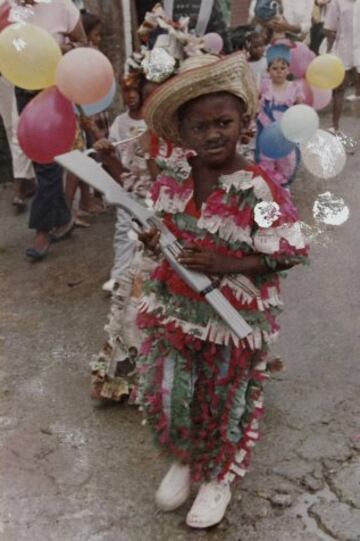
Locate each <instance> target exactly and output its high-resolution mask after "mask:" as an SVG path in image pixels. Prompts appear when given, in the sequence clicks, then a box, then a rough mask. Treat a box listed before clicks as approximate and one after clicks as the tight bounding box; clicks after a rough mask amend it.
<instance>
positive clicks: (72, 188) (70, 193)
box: [65, 173, 80, 209]
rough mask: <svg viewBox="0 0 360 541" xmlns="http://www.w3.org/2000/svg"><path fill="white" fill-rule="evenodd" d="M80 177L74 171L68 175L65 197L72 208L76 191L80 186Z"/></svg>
mask: <svg viewBox="0 0 360 541" xmlns="http://www.w3.org/2000/svg"><path fill="white" fill-rule="evenodd" d="M79 182H80V181H79V179H78V177H76V176H75V175H73V174H72V173H68V174H67V175H66V186H65V197H66V201H67V203H68V205H69V207H70V208H71V209H72V206H73V203H74V198H75V193H76V190H77V189H78V186H79Z"/></svg>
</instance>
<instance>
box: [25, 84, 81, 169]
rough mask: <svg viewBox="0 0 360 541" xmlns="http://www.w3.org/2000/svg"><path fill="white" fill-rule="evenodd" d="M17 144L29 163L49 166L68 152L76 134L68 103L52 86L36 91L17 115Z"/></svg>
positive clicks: (71, 107) (69, 103)
mask: <svg viewBox="0 0 360 541" xmlns="http://www.w3.org/2000/svg"><path fill="white" fill-rule="evenodd" d="M17 132H18V138H19V143H20V146H21V148H22V150H23V151H24V153H25V154H26V156H28V157H29V158H30V159H31V160H32V161H34V162H37V163H51V162H53V161H54V158H55V156H58V155H59V154H63V153H64V152H68V151H69V150H71V148H72V146H73V144H74V140H75V132H76V117H75V113H74V110H73V105H72V103H71V102H70V101H69V100H68V99H66V98H65V97H64V96H63V95H62V94H61V92H60V91H59V90H58V89H57V88H56V86H52V87H50V88H47V89H45V90H43V91H42V92H40V94H38V95H37V96H36V97H35V98H34V99H33V100H32V101H31V102H30V103H28V105H27V106H26V107H25V109H24V110H23V112H22V113H21V115H20V119H19V124H18V129H17Z"/></svg>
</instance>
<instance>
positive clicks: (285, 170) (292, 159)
mask: <svg viewBox="0 0 360 541" xmlns="http://www.w3.org/2000/svg"><path fill="white" fill-rule="evenodd" d="M304 101H305V96H304V94H303V91H302V89H301V87H300V85H298V84H297V83H296V82H293V81H288V83H287V85H286V88H285V89H284V90H283V91H282V92H281V93H276V92H275V90H274V87H273V84H272V81H271V80H270V78H266V79H264V80H263V84H262V87H261V99H260V112H259V114H258V117H257V144H256V162H257V163H259V164H260V165H261V167H262V168H263V169H264V170H265V171H267V172H268V173H269V174H270V175H271V177H272V178H273V179H275V180H276V182H277V183H278V184H281V185H287V184H289V183H291V182H292V180H293V179H294V176H295V173H296V169H297V167H298V164H299V150H298V149H297V148H296V149H295V150H293V151H292V152H291V153H290V154H289V155H288V156H285V158H281V159H271V158H268V157H267V156H265V155H264V154H262V153H261V152H260V148H259V136H260V133H261V131H262V130H263V128H265V127H266V126H269V125H270V124H271V123H273V122H276V121H279V120H280V119H281V117H282V116H283V114H284V113H285V111H287V110H288V109H289V108H290V107H292V106H293V105H296V104H297V103H302V102H304Z"/></svg>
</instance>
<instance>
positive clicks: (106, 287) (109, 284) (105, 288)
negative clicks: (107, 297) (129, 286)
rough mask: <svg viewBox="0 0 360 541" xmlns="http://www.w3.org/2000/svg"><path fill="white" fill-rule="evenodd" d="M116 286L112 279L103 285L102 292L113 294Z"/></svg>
mask: <svg viewBox="0 0 360 541" xmlns="http://www.w3.org/2000/svg"><path fill="white" fill-rule="evenodd" d="M114 285H115V280H114V278H110V280H108V281H107V282H105V284H103V286H102V290H103V291H106V293H111V292H112V290H113V287H114Z"/></svg>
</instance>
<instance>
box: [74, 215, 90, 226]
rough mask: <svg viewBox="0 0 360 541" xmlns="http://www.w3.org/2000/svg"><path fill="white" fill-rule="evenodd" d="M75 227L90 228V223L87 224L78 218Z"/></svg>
mask: <svg viewBox="0 0 360 541" xmlns="http://www.w3.org/2000/svg"><path fill="white" fill-rule="evenodd" d="M75 227H85V228H86V227H90V224H89V222H86V221H85V220H82V219H81V218H79V217H77V218H75Z"/></svg>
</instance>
